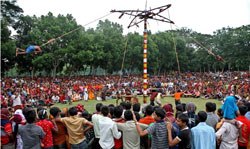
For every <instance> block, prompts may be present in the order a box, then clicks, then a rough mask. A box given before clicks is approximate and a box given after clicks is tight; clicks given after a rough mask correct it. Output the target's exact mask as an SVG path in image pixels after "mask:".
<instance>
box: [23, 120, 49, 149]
mask: <svg viewBox="0 0 250 149" xmlns="http://www.w3.org/2000/svg"><path fill="white" fill-rule="evenodd" d="M18 133H19V134H20V135H21V137H22V140H23V149H40V148H41V141H40V140H41V139H43V138H44V136H45V133H44V132H43V129H42V128H41V127H39V126H37V125H36V124H35V123H32V124H26V125H24V126H20V127H19V128H18Z"/></svg>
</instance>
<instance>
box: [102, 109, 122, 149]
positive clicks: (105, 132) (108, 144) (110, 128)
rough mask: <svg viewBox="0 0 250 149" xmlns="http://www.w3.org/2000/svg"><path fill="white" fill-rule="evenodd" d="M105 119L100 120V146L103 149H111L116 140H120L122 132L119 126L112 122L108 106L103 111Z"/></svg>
mask: <svg viewBox="0 0 250 149" xmlns="http://www.w3.org/2000/svg"><path fill="white" fill-rule="evenodd" d="M101 112H102V115H103V117H101V118H100V119H99V126H100V140H99V144H100V146H101V147H102V148H103V149H111V148H113V147H114V145H115V143H114V138H116V139H120V138H121V132H119V131H118V129H117V125H116V123H115V122H114V121H112V120H111V118H109V117H108V116H110V113H109V108H108V106H103V107H102V109H101Z"/></svg>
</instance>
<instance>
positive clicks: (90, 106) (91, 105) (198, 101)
mask: <svg viewBox="0 0 250 149" xmlns="http://www.w3.org/2000/svg"><path fill="white" fill-rule="evenodd" d="M119 101H120V100H119ZM139 101H140V103H141V104H142V101H143V98H142V97H140V98H139ZM115 102H116V99H111V100H107V101H97V100H89V101H87V102H86V101H83V100H82V101H78V102H73V103H72V104H71V105H69V104H61V103H59V104H56V105H54V106H57V107H58V108H60V109H62V108H65V107H66V108H68V109H69V108H70V107H73V106H76V105H77V104H83V105H84V108H85V109H87V110H88V111H89V113H93V112H94V111H95V105H96V104H97V103H102V104H104V105H109V104H114V105H115ZM161 102H162V105H165V104H169V103H171V104H172V105H173V106H174V109H175V102H174V98H173V97H164V98H162V99H161ZM187 102H193V103H194V104H195V105H196V107H197V110H196V113H197V112H199V111H201V110H203V111H205V104H206V102H213V103H215V104H216V105H217V109H218V108H220V107H221V106H222V103H221V102H220V101H218V100H216V99H202V98H184V97H182V98H181V103H187ZM119 103H120V102H119ZM147 103H148V104H149V103H150V101H149V98H148V100H147Z"/></svg>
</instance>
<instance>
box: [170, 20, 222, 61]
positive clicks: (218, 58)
mask: <svg viewBox="0 0 250 149" xmlns="http://www.w3.org/2000/svg"><path fill="white" fill-rule="evenodd" d="M174 26H175V27H176V28H178V29H180V28H179V27H178V26H177V25H176V24H174ZM186 34H187V35H188V37H189V38H191V39H192V40H193V41H194V42H196V43H197V44H198V45H199V46H201V47H202V48H204V49H205V50H206V51H207V52H208V54H210V55H212V56H214V57H215V58H216V59H217V60H218V61H220V62H221V63H222V64H225V61H224V60H223V58H222V57H221V56H219V55H215V54H214V53H213V52H212V51H211V50H209V49H208V48H206V47H205V46H203V45H202V44H201V43H200V42H199V41H197V40H196V39H195V38H193V37H192V36H191V35H190V34H189V33H186Z"/></svg>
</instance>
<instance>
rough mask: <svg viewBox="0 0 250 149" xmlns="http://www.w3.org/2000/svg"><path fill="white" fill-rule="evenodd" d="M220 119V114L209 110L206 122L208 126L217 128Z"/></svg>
mask: <svg viewBox="0 0 250 149" xmlns="http://www.w3.org/2000/svg"><path fill="white" fill-rule="evenodd" d="M218 121H219V116H218V115H216V114H214V113H212V112H207V120H206V124H207V125H208V126H211V127H213V128H214V130H215V127H216V124H217V123H218Z"/></svg>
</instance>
